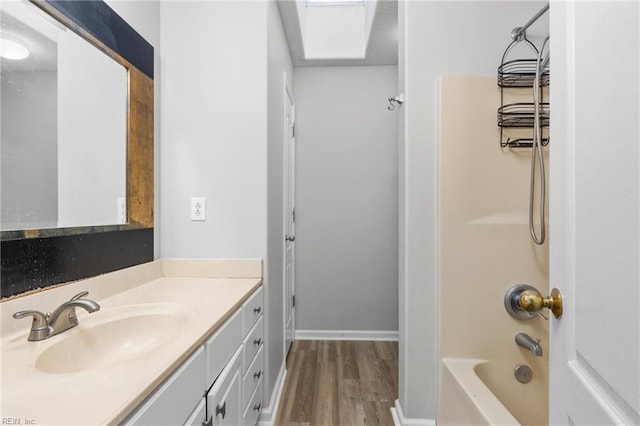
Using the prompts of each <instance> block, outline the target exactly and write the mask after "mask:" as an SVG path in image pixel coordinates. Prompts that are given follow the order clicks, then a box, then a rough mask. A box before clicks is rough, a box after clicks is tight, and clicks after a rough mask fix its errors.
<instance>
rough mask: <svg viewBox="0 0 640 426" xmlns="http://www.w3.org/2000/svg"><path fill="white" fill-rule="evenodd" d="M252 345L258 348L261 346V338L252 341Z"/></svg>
mask: <svg viewBox="0 0 640 426" xmlns="http://www.w3.org/2000/svg"><path fill="white" fill-rule="evenodd" d="M253 344H254V345H256V346H260V345H261V344H262V338H260V339H255V340H254V341H253Z"/></svg>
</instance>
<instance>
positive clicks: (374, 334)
mask: <svg viewBox="0 0 640 426" xmlns="http://www.w3.org/2000/svg"><path fill="white" fill-rule="evenodd" d="M296 340H363V341H370V340H377V341H393V342H396V341H398V332H397V331H377V330H296Z"/></svg>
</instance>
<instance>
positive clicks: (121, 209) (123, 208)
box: [117, 197, 127, 225]
mask: <svg viewBox="0 0 640 426" xmlns="http://www.w3.org/2000/svg"><path fill="white" fill-rule="evenodd" d="M117 203H118V224H120V225H122V224H125V223H127V203H125V200H124V197H118V201H117Z"/></svg>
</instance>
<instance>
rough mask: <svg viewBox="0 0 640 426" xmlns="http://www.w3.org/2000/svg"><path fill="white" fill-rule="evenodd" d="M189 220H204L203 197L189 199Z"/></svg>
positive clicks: (204, 203) (204, 205)
mask: <svg viewBox="0 0 640 426" xmlns="http://www.w3.org/2000/svg"><path fill="white" fill-rule="evenodd" d="M191 220H206V201H205V198H204V197H191Z"/></svg>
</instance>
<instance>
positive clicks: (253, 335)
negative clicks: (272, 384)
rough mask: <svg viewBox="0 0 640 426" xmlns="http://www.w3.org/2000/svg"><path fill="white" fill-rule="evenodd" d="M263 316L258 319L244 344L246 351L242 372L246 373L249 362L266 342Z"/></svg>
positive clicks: (244, 350)
mask: <svg viewBox="0 0 640 426" xmlns="http://www.w3.org/2000/svg"><path fill="white" fill-rule="evenodd" d="M262 318H263V317H260V319H259V320H258V323H257V324H256V325H254V326H253V329H252V330H251V332H250V333H249V334H248V335H247V338H246V339H245V340H244V342H243V343H244V344H243V345H242V348H243V352H244V363H243V365H242V372H243V373H245V372H246V371H247V368H249V364H251V361H252V360H253V357H254V356H255V355H256V353H258V350H259V349H260V348H261V347H262V343H263V342H264V331H263V329H262Z"/></svg>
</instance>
